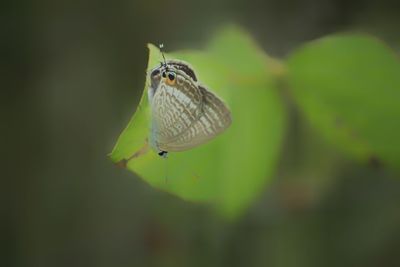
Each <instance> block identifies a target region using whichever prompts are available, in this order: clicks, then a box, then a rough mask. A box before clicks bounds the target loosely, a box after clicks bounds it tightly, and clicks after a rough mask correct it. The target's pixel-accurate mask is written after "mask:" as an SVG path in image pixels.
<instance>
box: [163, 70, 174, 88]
mask: <svg viewBox="0 0 400 267" xmlns="http://www.w3.org/2000/svg"><path fill="white" fill-rule="evenodd" d="M166 76H167V77H166V78H165V80H166V82H167V84H169V85H174V84H175V83H176V74H175V73H174V72H169V73H168V74H167V75H166Z"/></svg>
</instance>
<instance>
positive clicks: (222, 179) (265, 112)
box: [111, 27, 285, 217]
mask: <svg viewBox="0 0 400 267" xmlns="http://www.w3.org/2000/svg"><path fill="white" fill-rule="evenodd" d="M149 49H150V56H149V64H148V67H147V70H150V69H152V68H154V66H156V65H158V64H159V61H160V60H161V55H160V52H159V50H158V49H157V48H156V47H155V46H153V45H149ZM166 57H167V58H177V59H181V60H185V61H187V62H189V63H190V64H191V65H192V66H193V67H194V68H195V70H196V72H197V74H198V77H199V80H200V81H201V83H203V84H205V85H207V86H208V87H209V88H211V90H212V91H213V92H215V93H216V94H217V95H219V96H220V97H221V98H222V99H223V100H224V101H225V102H226V103H227V104H228V106H229V107H230V109H231V112H232V119H233V122H232V125H231V126H230V128H229V129H227V131H226V132H224V133H223V134H221V135H220V136H218V137H216V138H215V139H214V140H212V141H211V142H209V143H207V144H204V145H201V146H199V147H197V148H194V149H191V150H188V151H185V152H178V153H169V155H168V158H167V159H163V158H160V157H159V156H158V155H157V154H156V153H155V152H154V151H148V152H147V153H145V154H144V155H141V156H140V157H137V158H134V159H132V160H130V161H129V162H128V165H127V167H128V169H129V170H132V171H134V172H135V173H137V174H139V175H140V176H141V177H142V178H143V179H144V180H145V181H147V182H148V183H149V184H151V185H152V186H154V187H156V188H160V189H162V190H165V191H168V192H170V193H173V194H175V195H177V196H180V197H182V198H183V199H186V200H191V201H200V202H209V203H211V204H213V205H214V206H216V208H217V209H218V210H219V211H220V212H221V213H222V214H223V215H225V216H227V217H235V216H236V215H238V214H240V212H241V211H243V210H244V208H246V207H247V206H248V205H249V204H250V203H251V201H252V200H253V199H254V197H256V196H257V194H258V193H259V192H260V191H261V190H263V188H264V187H263V186H264V185H265V184H266V182H267V181H268V180H269V179H271V177H272V175H273V171H274V168H275V165H276V162H277V157H278V152H279V150H280V146H281V142H282V138H283V131H284V125H285V113H284V109H283V106H282V103H281V100H280V98H279V95H278V93H277V91H276V90H275V84H274V82H273V80H272V77H271V76H270V74H269V73H268V72H267V67H266V66H267V63H268V62H267V61H268V58H267V57H266V56H265V55H264V54H263V53H262V52H261V50H260V49H259V48H258V47H257V46H256V45H255V44H254V43H253V42H252V40H251V39H250V38H249V37H248V36H247V35H246V34H245V33H243V31H240V30H238V29H237V28H234V27H230V28H227V29H225V30H224V31H221V32H219V33H218V34H217V37H216V38H215V39H214V40H213V41H212V42H211V43H210V45H209V49H207V50H206V51H205V52H199V51H182V52H176V53H172V54H167V55H166ZM147 85H148V81H146V87H145V89H144V92H143V96H142V100H141V102H140V105H139V107H138V110H137V111H136V113H135V115H134V116H133V118H132V120H131V121H130V123H129V125H128V127H127V128H126V129H125V130H124V132H123V133H122V135H121V136H120V138H119V140H118V143H117V144H116V146H115V148H114V150H113V152H112V154H111V159H112V160H113V161H114V162H121V161H122V160H124V159H128V158H129V157H130V156H131V155H133V154H134V153H135V152H137V151H138V150H140V149H141V148H142V147H143V146H144V144H145V142H146V141H145V140H146V138H147V136H148V135H149V125H150V122H149V116H148V114H149V110H150V108H149V105H148V102H147V89H148V88H147ZM166 180H167V181H166Z"/></svg>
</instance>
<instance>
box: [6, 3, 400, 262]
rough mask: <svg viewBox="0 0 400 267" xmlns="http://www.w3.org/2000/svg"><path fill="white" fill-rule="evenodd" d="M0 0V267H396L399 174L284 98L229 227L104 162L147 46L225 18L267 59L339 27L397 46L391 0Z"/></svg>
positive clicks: (188, 35) (201, 39)
mask: <svg viewBox="0 0 400 267" xmlns="http://www.w3.org/2000/svg"><path fill="white" fill-rule="evenodd" d="M1 6H2V7H1V9H0V12H1V16H0V18H1V23H0V29H1V39H0V40H1V41H0V43H1V53H2V60H1V63H0V69H1V77H2V88H3V89H1V90H0V101H1V105H0V110H1V113H0V116H1V119H2V120H1V121H2V123H1V127H0V129H1V141H0V142H1V148H2V153H1V156H0V157H1V163H2V164H1V166H2V171H1V178H2V179H1V186H0V190H1V191H0V200H1V202H0V203H1V204H0V209H1V210H0V212H1V218H0V219H1V221H0V226H1V231H0V240H1V247H0V251H1V252H0V255H1V257H0V265H1V266H5V267H6V266H38V267H39V266H40V267H42V266H399V265H400V208H399V203H400V179H399V177H398V175H397V174H396V173H394V172H392V171H391V170H389V169H387V168H386V167H385V166H384V165H382V164H380V163H379V162H377V161H375V160H371V162H370V164H362V163H357V162H354V161H352V160H351V159H349V158H347V157H346V156H345V155H343V154H342V153H341V152H340V151H337V150H336V149H335V148H334V147H332V146H330V145H329V144H326V143H325V142H323V140H321V139H320V137H319V136H318V135H317V134H315V133H314V130H313V129H311V128H310V127H308V126H307V124H306V123H304V121H303V120H302V118H301V115H300V114H299V112H298V111H297V110H296V108H295V107H293V106H292V107H291V110H290V126H289V127H290V128H289V129H288V136H287V137H286V141H285V146H284V147H285V148H284V152H283V153H282V157H281V159H280V163H279V168H278V171H277V173H276V175H275V178H274V181H273V183H272V184H271V185H269V186H268V187H266V188H265V190H264V192H263V194H262V195H261V196H260V197H258V198H257V200H256V201H255V203H254V204H253V205H252V206H251V207H250V208H249V209H248V211H247V212H246V213H245V214H243V216H241V217H240V218H238V219H237V220H235V221H230V222H228V221H226V220H224V219H222V218H221V217H219V216H218V215H217V214H215V213H214V211H213V210H212V209H210V207H208V206H206V205H196V204H193V203H187V202H184V201H182V200H181V199H179V198H177V197H174V196H171V195H169V194H167V193H164V192H161V191H158V190H156V189H154V188H151V187H150V186H149V185H147V184H146V183H145V182H143V181H142V180H141V179H140V178H139V177H136V176H135V175H134V174H132V173H131V172H128V171H126V170H123V169H119V168H117V167H116V166H114V165H113V164H112V162H111V161H110V160H109V159H108V158H107V154H108V153H109V152H110V151H111V149H112V146H113V144H114V143H115V141H116V139H117V137H118V135H119V134H120V132H121V131H122V129H123V128H124V127H125V125H126V123H127V122H128V120H129V118H130V116H131V115H132V113H133V112H134V110H135V107H136V105H137V104H138V101H139V99H140V94H141V90H142V88H143V84H144V79H145V68H146V62H147V50H146V47H145V45H146V43H147V42H153V43H160V42H162V43H164V44H165V45H166V49H167V50H176V49H181V48H202V46H203V45H204V44H205V43H206V42H207V40H208V39H209V38H210V37H211V36H212V35H213V33H214V32H215V30H217V29H218V27H219V26H223V25H224V24H226V23H232V22H233V23H237V24H239V25H241V26H243V27H244V28H246V29H247V30H248V32H249V33H250V34H251V35H252V36H253V37H254V38H255V39H256V40H257V41H258V43H259V44H260V46H262V47H263V49H264V50H265V51H266V52H267V53H268V54H270V55H272V56H274V57H278V58H281V57H285V56H286V55H287V54H288V53H289V52H290V51H291V50H292V49H293V48H296V47H298V46H299V45H300V44H302V43H303V42H305V41H309V40H313V39H315V38H318V37H321V36H324V35H326V34H329V33H334V32H338V31H356V32H359V31H361V32H367V33H371V34H374V35H376V36H378V37H380V38H381V39H383V40H384V41H386V42H387V43H389V44H390V45H391V47H392V48H394V49H395V50H396V51H399V49H400V16H399V14H400V13H399V12H400V5H399V2H396V1H389V0H382V1H372V0H370V1H369V0H366V1H362V0H355V1H345V0H307V1H291V0H270V1H261V0H257V1H247V0H234V1H229V0H222V1H215V0H214V1H212V0H203V1H177V0H168V1H157V0H155V1H142V2H139V1H133V0H131V1H126V0H125V1H108V2H107V1H66V0H60V1H46V0H43V1H40V0H39V1H32V2H28V1H27V2H24V1H3V3H2V5H1ZM289 106H291V105H290V104H289Z"/></svg>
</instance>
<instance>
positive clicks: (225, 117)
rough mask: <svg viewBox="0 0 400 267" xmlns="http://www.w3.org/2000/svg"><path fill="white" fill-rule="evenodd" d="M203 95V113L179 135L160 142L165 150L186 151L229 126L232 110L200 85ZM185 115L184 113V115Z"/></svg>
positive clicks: (160, 145) (201, 107)
mask: <svg viewBox="0 0 400 267" xmlns="http://www.w3.org/2000/svg"><path fill="white" fill-rule="evenodd" d="M198 89H199V90H200V95H201V96H202V105H200V106H199V107H200V110H201V113H200V115H199V116H198V117H197V119H196V120H194V121H192V123H190V124H189V125H188V127H186V129H185V130H184V131H182V132H181V133H180V134H179V135H176V136H175V137H174V138H171V139H170V140H168V142H164V143H162V142H160V143H159V148H160V149H161V150H163V151H184V150H187V149H190V148H193V147H196V146H198V145H201V144H204V143H206V142H207V141H210V140H211V139H213V138H214V137H215V136H217V135H218V134H220V133H222V132H223V131H224V130H225V129H227V128H228V127H229V125H230V124H231V122H232V119H231V112H230V111H229V109H228V107H227V106H226V105H225V104H224V102H223V101H222V100H221V99H219V98H218V97H217V96H216V95H215V94H213V93H212V92H210V91H209V90H207V89H206V88H205V87H203V86H198ZM183 116H184V115H183Z"/></svg>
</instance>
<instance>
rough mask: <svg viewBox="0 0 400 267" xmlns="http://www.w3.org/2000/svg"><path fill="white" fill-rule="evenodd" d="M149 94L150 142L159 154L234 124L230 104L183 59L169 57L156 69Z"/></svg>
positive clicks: (187, 146)
mask: <svg viewBox="0 0 400 267" xmlns="http://www.w3.org/2000/svg"><path fill="white" fill-rule="evenodd" d="M148 95H149V101H150V106H151V121H152V123H151V135H150V143H151V145H152V146H153V147H154V148H155V149H156V150H157V151H158V152H159V154H160V153H161V154H162V155H164V154H166V153H164V152H170V151H173V152H175V151H184V150H188V149H191V148H193V147H196V146H198V145H201V144H203V143H206V142H207V141H209V140H211V139H213V138H214V137H215V136H216V135H218V134H220V133H222V132H223V131H224V130H225V129H226V128H228V127H229V125H230V124H231V113H230V111H229V109H228V108H227V106H226V105H225V104H224V103H223V101H222V100H221V99H219V98H218V97H217V96H216V95H215V94H214V93H212V92H211V91H209V90H208V89H207V88H206V87H205V86H203V85H201V84H199V82H198V80H197V76H196V74H195V72H194V70H193V69H192V68H191V67H190V66H189V65H188V64H187V63H185V62H183V61H177V60H168V61H166V62H165V63H162V64H161V66H159V67H156V68H155V69H153V70H152V71H151V72H150V86H149V91H148ZM161 154H160V155H161Z"/></svg>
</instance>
